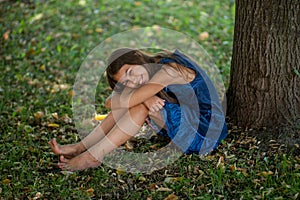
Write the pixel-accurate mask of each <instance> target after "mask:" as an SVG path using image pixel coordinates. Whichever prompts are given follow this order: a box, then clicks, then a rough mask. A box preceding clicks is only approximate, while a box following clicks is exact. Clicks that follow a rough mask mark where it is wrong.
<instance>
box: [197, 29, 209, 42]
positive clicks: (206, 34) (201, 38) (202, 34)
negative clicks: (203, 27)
mask: <svg viewBox="0 0 300 200" xmlns="http://www.w3.org/2000/svg"><path fill="white" fill-rule="evenodd" d="M208 37H209V34H208V32H206V31H205V32H203V33H201V34H200V35H199V40H206V39H207V38H208Z"/></svg>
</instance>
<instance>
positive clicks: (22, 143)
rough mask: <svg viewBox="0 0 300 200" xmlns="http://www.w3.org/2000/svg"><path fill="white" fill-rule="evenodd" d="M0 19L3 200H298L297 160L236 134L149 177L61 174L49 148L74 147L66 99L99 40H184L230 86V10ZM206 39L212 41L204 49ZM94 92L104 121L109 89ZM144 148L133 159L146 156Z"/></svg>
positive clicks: (44, 12)
mask: <svg viewBox="0 0 300 200" xmlns="http://www.w3.org/2000/svg"><path fill="white" fill-rule="evenodd" d="M153 2H155V3H153ZM0 13H1V14H0V34H1V39H0V45H1V48H0V69H1V73H0V80H1V82H0V99H1V101H0V113H1V116H0V122H1V123H0V157H1V162H0V172H1V173H0V181H1V183H0V196H1V197H2V198H3V199H33V198H36V199H38V198H41V199H89V198H91V197H92V199H101V198H103V199H137V198H141V199H147V197H149V198H150V199H164V198H166V197H168V196H169V197H170V198H171V197H172V196H170V195H172V194H173V195H175V196H176V197H178V198H179V199H223V198H225V199H241V198H244V199H287V198H289V199H297V197H298V198H299V192H300V191H299V188H300V181H299V180H300V167H299V166H300V158H299V155H298V156H295V155H296V154H295V153H294V154H293V153H286V152H285V151H280V150H278V147H277V148H276V149H272V148H270V149H269V150H268V151H265V150H263V149H260V148H259V145H258V144H259V142H260V141H257V140H256V139H255V138H249V137H246V136H245V135H244V133H242V132H241V131H240V130H236V129H233V131H231V133H230V134H229V136H228V138H227V139H226V140H225V141H224V143H223V144H222V145H221V146H220V147H219V148H218V149H217V150H216V151H215V152H214V153H213V154H211V155H210V156H207V157H199V156H196V155H190V156H182V157H180V158H179V159H178V160H177V161H176V162H175V163H173V164H170V165H169V166H166V167H165V168H163V169H161V170H158V171H155V172H153V173H152V174H132V173H128V174H126V173H125V174H124V173H120V172H119V171H117V170H115V169H111V168H109V167H107V166H105V165H103V166H101V167H100V168H98V169H90V170H87V171H83V172H76V173H61V172H60V171H59V170H58V169H57V168H56V166H55V164H56V163H57V161H58V158H57V156H55V155H53V154H52V153H51V152H50V149H49V147H48V144H47V142H48V141H49V140H50V139H51V138H53V137H57V138H58V140H59V142H61V143H64V144H67V143H72V142H75V141H78V140H79V138H78V136H77V131H76V128H75V125H74V122H73V121H70V119H72V102H71V94H70V92H71V90H72V86H73V84H74V81H75V77H76V73H77V71H78V70H79V67H80V65H81V63H82V62H83V60H84V59H85V57H86V56H87V55H88V53H89V52H90V51H91V50H92V49H93V48H94V47H95V46H96V45H98V44H99V43H101V42H102V41H104V40H105V39H106V38H108V37H111V36H112V35H114V34H117V33H120V32H123V31H126V30H130V29H132V28H133V27H146V26H153V25H159V26H161V27H164V28H168V29H171V30H177V31H179V32H182V33H185V34H187V35H189V36H190V37H191V38H193V39H194V40H196V41H198V42H199V43H200V44H201V45H202V46H203V47H204V48H205V49H206V50H207V52H208V53H209V54H210V55H211V57H212V59H213V60H214V62H215V63H216V65H217V66H218V67H219V69H220V71H221V73H222V76H223V79H224V81H225V84H228V78H229V72H230V58H231V51H232V49H231V48H232V36H233V23H234V2H233V0H230V1H221V0H211V1H202V0H199V1H183V0H178V1H162V0H159V1H150V0H146V1H138V2H135V1H129V0H126V1H116V0H112V1H104V0H103V1H90V0H85V1H84V0H81V1H73V0H72V1H66V2H61V1H36V2H34V1H27V3H22V1H1V2H0ZM203 32H208V33H209V37H208V38H207V39H205V40H201V38H200V34H201V33H203ZM97 90H98V92H97V96H96V98H97V100H96V101H97V102H96V103H97V110H98V111H99V112H106V110H105V109H104V99H105V97H106V96H107V95H108V94H109V92H110V91H109V89H108V86H107V85H106V84H99V86H98V89H97ZM39 113H40V114H39ZM53 113H57V115H56V114H53ZM57 116H58V117H57ZM49 124H50V126H49ZM51 124H57V125H58V127H57V126H56V127H51ZM144 142H145V143H146V144H145V145H141V143H140V144H138V145H137V150H140V151H145V147H149V146H151V144H150V142H149V144H148V143H147V141H144ZM267 146H268V145H267ZM296 150H297V148H296ZM297 151H298V150H297ZM173 197H174V196H173Z"/></svg>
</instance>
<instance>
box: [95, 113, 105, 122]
mask: <svg viewBox="0 0 300 200" xmlns="http://www.w3.org/2000/svg"><path fill="white" fill-rule="evenodd" d="M105 117H107V115H100V114H96V115H95V120H98V121H101V120H103V119H105Z"/></svg>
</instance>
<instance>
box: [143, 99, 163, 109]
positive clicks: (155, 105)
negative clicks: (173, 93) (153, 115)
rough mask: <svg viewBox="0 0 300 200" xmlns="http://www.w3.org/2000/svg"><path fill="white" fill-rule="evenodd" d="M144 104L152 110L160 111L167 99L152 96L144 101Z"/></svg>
mask: <svg viewBox="0 0 300 200" xmlns="http://www.w3.org/2000/svg"><path fill="white" fill-rule="evenodd" d="M144 105H145V106H146V107H147V108H148V109H149V111H150V112H158V111H160V110H161V109H162V108H163V107H164V105H165V100H164V99H162V98H159V97H158V96H152V97H150V98H149V99H147V100H146V101H145V102H144Z"/></svg>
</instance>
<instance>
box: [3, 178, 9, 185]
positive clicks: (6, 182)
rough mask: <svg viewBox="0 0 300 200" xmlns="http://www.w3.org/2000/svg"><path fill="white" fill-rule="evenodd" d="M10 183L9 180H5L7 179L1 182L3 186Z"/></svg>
mask: <svg viewBox="0 0 300 200" xmlns="http://www.w3.org/2000/svg"><path fill="white" fill-rule="evenodd" d="M9 183H10V180H9V179H8V178H7V179H4V180H3V181H2V184H4V185H8V184H9Z"/></svg>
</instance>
